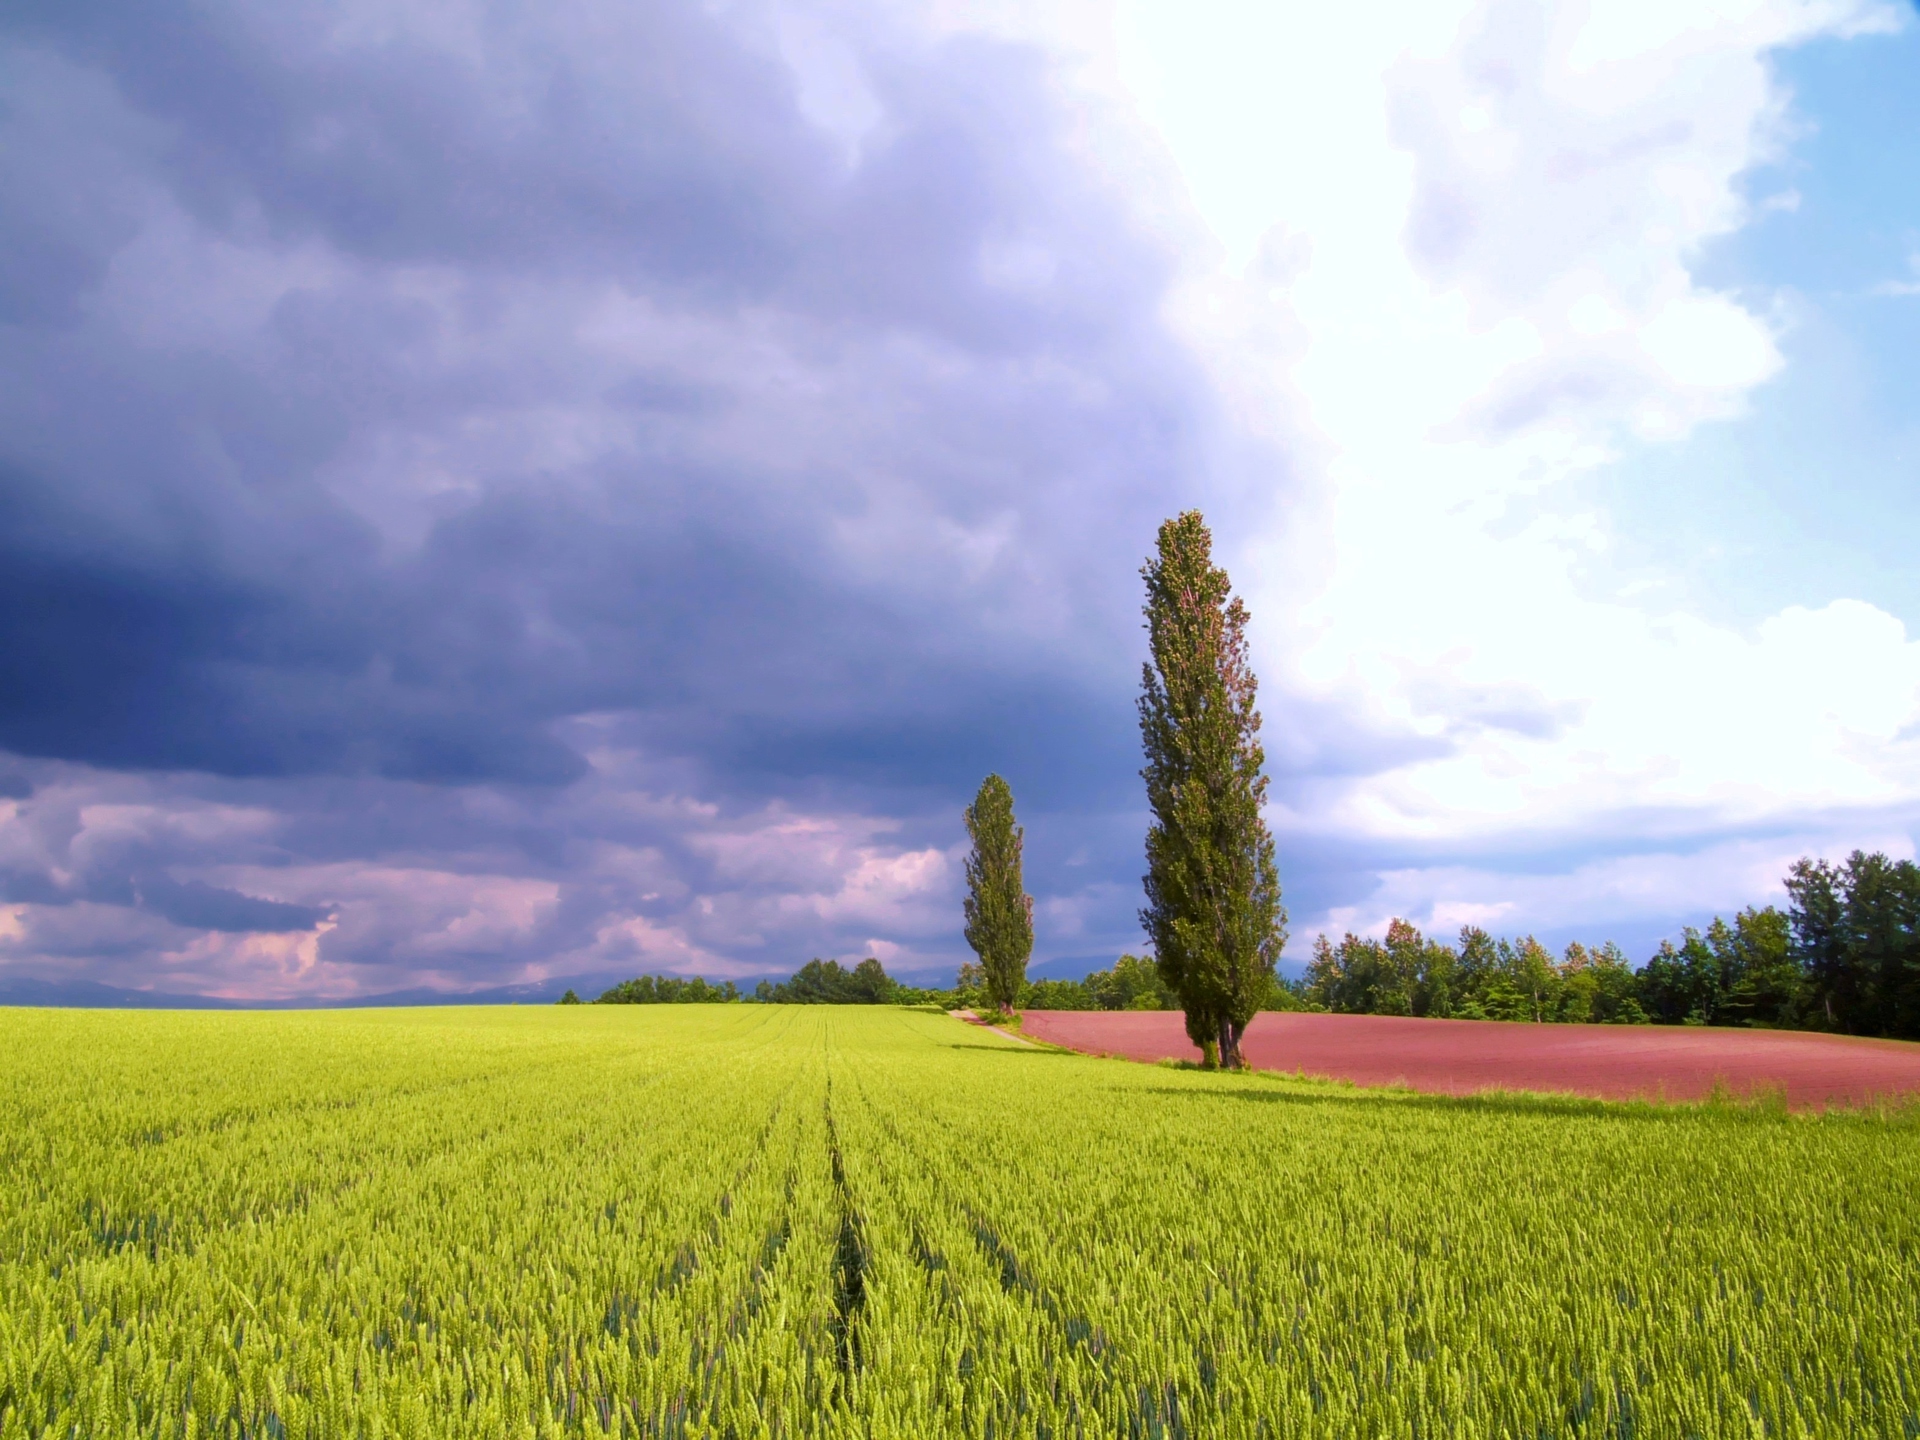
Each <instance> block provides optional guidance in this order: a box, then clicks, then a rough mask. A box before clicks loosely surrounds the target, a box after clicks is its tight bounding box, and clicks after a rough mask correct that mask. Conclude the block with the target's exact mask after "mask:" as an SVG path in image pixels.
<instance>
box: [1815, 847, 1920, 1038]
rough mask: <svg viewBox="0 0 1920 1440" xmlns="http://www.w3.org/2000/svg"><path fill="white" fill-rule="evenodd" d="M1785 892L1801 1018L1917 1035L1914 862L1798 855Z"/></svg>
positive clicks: (1919, 964) (1918, 931) (1850, 1029)
mask: <svg viewBox="0 0 1920 1440" xmlns="http://www.w3.org/2000/svg"><path fill="white" fill-rule="evenodd" d="M1787 893H1788V894H1789V895H1791V896H1792V897H1793V913H1792V916H1791V933H1792V941H1791V944H1792V953H1793V957H1794V961H1795V967H1796V969H1797V971H1798V975H1799V978H1800V981H1801V986H1802V988H1801V990H1800V991H1799V993H1798V997H1797V998H1798V999H1799V1004H1800V1009H1801V1011H1802V1013H1804V1015H1805V1020H1806V1023H1810V1024H1813V1025H1817V1026H1819V1027H1820V1028H1822V1029H1829V1030H1838V1031H1841V1032H1842V1033H1844V1034H1849V1035H1887V1036H1901V1037H1906V1038H1920V866H1916V865H1915V864H1914V863H1913V862H1912V861H1911V860H1891V859H1889V858H1888V857H1887V856H1885V855H1880V854H1874V855H1868V854H1865V853H1863V852H1861V851H1859V850H1856V851H1854V852H1853V854H1851V855H1849V856H1848V857H1847V862H1846V864H1845V865H1839V866H1835V865H1829V864H1828V863H1827V862H1826V861H1824V860H1802V861H1800V862H1799V863H1798V864H1796V865H1795V866H1794V867H1793V870H1792V872H1791V873H1790V874H1789V875H1788V877H1787Z"/></svg>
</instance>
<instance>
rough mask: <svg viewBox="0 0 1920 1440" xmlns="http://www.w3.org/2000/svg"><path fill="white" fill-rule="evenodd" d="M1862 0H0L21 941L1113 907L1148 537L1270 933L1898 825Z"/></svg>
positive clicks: (1885, 68) (1897, 735)
mask: <svg viewBox="0 0 1920 1440" xmlns="http://www.w3.org/2000/svg"><path fill="white" fill-rule="evenodd" d="M1917 71H1920V16H1916V14H1915V11H1914V9H1913V8H1912V6H1911V5H1910V4H1909V3H1907V0H1713V3H1709V0H1662V3H1659V4H1654V3H1637V0H1636V3H1629V0H1613V3H1608V0H1591V3H1572V0H1569V3H1554V4H1541V3H1535V0H1525V3H1517V0H1514V3H1509V0H1492V3H1482V0H1419V3H1407V4H1385V5H1380V6H1372V7H1351V6H1349V7H1338V6H1331V7H1330V6H1308V5H1299V4H1286V5H1279V6H1275V5H1271V4H1251V3H1229V0H1183V3H1181V4H1178V5H1175V4H1172V3H1152V4H1148V3H1133V0H1125V3H1106V0H1055V3H1050V4H1047V3H1032V0H1022V3H1018V4H1015V3H1010V0H1009V3H982V4H964V3H957V0H820V3H815V4H787V3H774V0H716V3H707V4H678V5H676V4H669V3H639V4H635V3H633V0H619V3H600V0H581V3H576V4H570V5H567V6H533V5H511V4H484V5H483V4H477V3H467V0H381V3H379V4H374V3H370V0H340V3H333V4H326V5H320V4H311V3H306V0H277V3H274V4H265V3H228V0H209V3H206V4H201V5H195V6H191V7H188V6H173V7H164V6H163V7H155V6H151V5H122V6H114V5H101V6H86V7H75V6H66V5H45V4H38V3H26V4H21V5H14V6H9V7H7V9H6V11H5V14H4V15H0V630H3V631H4V633H3V634H0V986H4V985H5V984H6V983H8V982H43V983H56V984H57V983H74V982H86V983H95V984H101V985H111V986H120V987H127V988H131V989H137V990H149V991H155V992H160V993H164V994H195V995H206V996H218V997H225V998H229V999H238V1000H263V1001H264V1000H276V1001H314V1002H322V1001H336V1000H346V999H351V998H354V997H364V996H372V995H381V994H387V993H390V992H394V991H400V990H409V989H423V990H437V991H446V992H462V991H481V990H487V989H489V988H492V987H500V986H511V985H534V986H543V985H544V986H547V987H549V988H551V987H554V986H558V985H561V984H564V983H566V982H567V981H569V980H579V981H581V982H582V983H583V984H584V983H588V982H594V983H598V982H599V981H602V980H605V981H608V982H610V981H611V980H612V979H613V978H617V977H619V976H623V975H631V974H636V973H642V972H660V973H700V974H705V975H708V976H711V977H716V978H719V977H736V978H742V979H750V978H753V977H757V976H762V975H778V974H784V973H787V972H790V971H791V970H792V969H794V968H796V967H797V966H798V965H799V964H800V963H801V962H802V961H804V960H805V959H807V958H808V957H810V956H815V955H819V956H833V957H839V958H842V959H845V960H849V961H850V960H853V959H856V958H858V957H860V956H864V955H868V954H872V955H877V956H879V957H881V959H882V960H883V961H884V962H885V963H886V964H887V966H888V968H889V969H890V970H892V971H894V972H895V973H899V974H903V975H909V976H923V977H928V978H933V977H937V976H947V975H951V973H952V971H953V968H954V967H955V966H956V965H957V963H958V962H959V961H960V960H962V959H964V958H966V956H967V952H966V948H965V944H964V941H963V939H962V937H961V923H962V922H961V917H960V897H961V862H962V859H963V857H964V854H965V833H964V830H963V828H962V825H961V809H962V807H963V806H964V805H965V804H966V802H967V801H968V799H969V798H970V797H971V795H972V793H973V790H974V788H975V787H976V786H977V785H978V783H979V780H980V778H981V777H982V776H983V775H985V774H986V773H988V772H989V771H998V772H1000V773H1003V774H1004V775H1006V776H1007V778H1008V779H1009V780H1010V782H1011V783H1012V785H1013V789H1014V793H1015V796H1016V799H1017V803H1018V807H1019V813H1020V817H1021V820H1022V822H1023V823H1024V825H1025V827H1026V837H1027V839H1026V845H1027V851H1026V854H1027V878H1028V884H1029V888H1030V889H1031V890H1032V892H1033V894H1034V896H1035V900H1036V909H1035V920H1036V931H1037V936H1036V948H1035V957H1034V958H1035V962H1036V964H1035V969H1036V971H1037V972H1038V973H1054V974H1080V973H1084V972H1085V971H1086V970H1087V969H1090V968H1093V967H1095V966H1100V965H1105V964H1108V963H1110V962H1111V960H1112V959H1113V957H1114V956H1116V955H1118V954H1119V953H1121V952H1123V951H1126V950H1139V949H1141V948H1142V937H1141V935H1140V931H1139V928H1138V923H1137V910H1138V907H1139V904H1140V886H1139V877H1140V871H1141V869H1142V858H1141V850H1142V837H1143V835H1144V831H1145V827H1146V823H1147V817H1146V814H1145V804H1144V797H1143V792H1142V788H1141V785H1140V782H1139V778H1138V774H1137V771H1138V768H1139V764H1140V760H1139V753H1138V737H1137V731H1136V723H1135V715H1134V698H1135V695H1136V693H1137V690H1138V685H1139V667H1140V664H1141V661H1142V659H1143V658H1144V651H1145V644H1144V636H1143V634H1142V631H1141V628H1140V626H1141V619H1140V603H1141V598H1142V595H1141V585H1140V579H1139V574H1138V571H1139V567H1140V565H1141V564H1142V563H1143V561H1144V560H1145V558H1146V556H1147V554H1148V552H1149V550H1150V549H1151V547H1152V543H1153V537H1154V532H1155V530H1156V527H1157V526H1158V524H1159V522H1160V521H1161V520H1163V519H1164V518H1166V517H1167V516H1169V515H1172V514H1174V513H1176V512H1178V511H1181V510H1184V509H1188V508H1199V509H1200V510H1202V511H1203V512H1204V513H1205V515H1206V516H1207V519H1208V521H1209V523H1210V525H1211V526H1212V529H1213V534H1214V540H1215V549H1216V555H1217V556H1218V558H1219V559H1220V561H1221V563H1223V564H1224V565H1225V566H1226V567H1227V569H1228V571H1229V572H1230V574H1231V575H1232V577H1233V580H1234V583H1235V586H1236V588H1237V590H1238V591H1239V593H1240V594H1241V595H1242V596H1243V597H1244V598H1245V600H1246V602H1247V604H1248V607H1249V609H1250V611H1251V614H1252V622H1251V640H1252V645H1253V654H1254V660H1255V666H1256V669H1257V671H1258V672H1259V675H1260V677H1261V682H1262V690H1261V705H1262V710H1263V713H1264V716H1265V731H1264V738H1265V742H1266V746H1267V756H1268V772H1269V775H1270V777H1271V781H1272V785H1271V790H1270V792H1269V796H1270V805H1269V810H1268V817H1269V820H1270V822H1271V824H1272V826H1273V829H1274V832H1275V835H1276V838H1277V841H1278V846H1279V853H1280V866H1281V881H1282V886H1283V889H1284V891H1285V895H1286V904H1287V907H1288V911H1289V917H1290V918H1289V932H1290V940H1289V947H1288V954H1289V956H1290V960H1289V964H1291V965H1296V966H1297V964H1298V962H1299V960H1300V958H1302V957H1303V956H1304V954H1305V952H1306V951H1307V949H1308V947H1309V946H1310V945H1311V943H1312V938H1313V936H1314V935H1315V934H1317V933H1319V932H1322V931H1328V932H1332V933H1334V934H1338V933H1341V932H1344V931H1348V930H1352V931H1355V932H1357V933H1378V932H1380V931H1381V930H1383V929H1384V927H1385V925H1386V923H1387V921H1388V920H1389V919H1390V918H1392V917H1395V916H1403V917H1406V918H1409V919H1411V920H1412V921H1413V922H1414V923H1416V924H1417V925H1420V926H1422V927H1423V928H1426V929H1428V930H1431V931H1438V932H1440V933H1442V934H1451V933H1452V932H1454V931H1456V930H1457V929H1458V928H1459V927H1460V926H1462V925H1466V924H1477V925H1482V926H1485V927H1486V928H1488V929H1491V930H1493V931H1495V932H1496V933H1501V934H1512V935H1519V934H1522V933H1532V934H1536V935H1538V936H1539V937H1541V938H1542V939H1543V940H1546V941H1548V942H1549V943H1551V944H1555V945H1560V944H1564V943H1566V942H1568V941H1570V940H1573V939H1576V938H1577V939H1581V940H1583V941H1586V942H1587V943H1598V942H1600V941H1603V940H1607V939H1612V940H1615V941H1617V942H1619V943H1621V944H1622V945H1624V946H1625V947H1626V948H1627V950H1628V952H1629V954H1630V955H1631V956H1633V957H1634V958H1635V959H1644V958H1645V955H1646V954H1647V953H1649V952H1650V951H1651V950H1652V948H1653V946H1654V945H1655V944H1657V942H1658V941H1659V940H1660V939H1661V938H1662V937H1664V936H1670V935H1675V934H1677V933H1678V931H1679V929H1680V927H1682V926H1684V925H1688V924H1699V923H1702V922H1703V921H1705V920H1706V919H1707V918H1709V917H1710V916H1712V915H1714V914H1716V913H1721V914H1724V913H1730V912H1732V911H1733V910H1737V909H1739V908H1740V907H1742V906H1745V905H1749V904H1768V903H1774V902H1778V901H1781V900H1782V898H1783V891H1782V888H1781V883H1780V882H1781V877H1782V875H1783V874H1784V873H1785V870H1786V868H1787V866H1788V865H1789V864H1791V863H1792V861H1793V860H1794V859H1796V858H1798V857H1800V856H1802V855H1824V856H1829V857H1839V856H1843V855H1844V854H1846V853H1847V852H1848V851H1850V850H1852V849H1854V848H1866V849H1880V850H1885V851H1887V852H1888V853H1890V854H1894V855H1897V856H1903V857H1908V856H1912V855H1913V854H1914V844H1913V835H1914V833H1915V825H1916V822H1917V821H1920V641H1917V640H1915V639H1913V638H1911V637H1910V635H1909V630H1910V628H1911V627H1912V626H1914V625H1915V624H1916V623H1920V571H1916V568H1915V567H1914V566H1913V565H1912V564H1911V562H1910V560H1909V558H1908V557H1909V552H1910V549H1911V537H1912V536H1913V535H1914V533H1915V530H1916V521H1920V486H1916V483H1915V481H1916V478H1920V420H1916V418H1915V413H1916V411H1915V407H1914V405H1913V404H1912V400H1913V398H1914V394H1915V387H1916V383H1917V382H1920V143H1915V142H1916V140H1917V139H1920V86H1917V85H1914V84H1913V83H1912V77H1913V75H1914V74H1915V73H1916V72H1917Z"/></svg>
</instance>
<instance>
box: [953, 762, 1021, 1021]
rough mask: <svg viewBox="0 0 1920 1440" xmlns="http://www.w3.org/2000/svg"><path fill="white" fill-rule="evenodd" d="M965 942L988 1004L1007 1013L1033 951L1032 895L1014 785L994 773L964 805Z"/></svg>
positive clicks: (1018, 993) (1018, 989) (1015, 1000)
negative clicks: (1024, 871)
mask: <svg viewBox="0 0 1920 1440" xmlns="http://www.w3.org/2000/svg"><path fill="white" fill-rule="evenodd" d="M965 820H966V825H967V834H968V836H969V837H970V838H971V839H972V841H973V850H972V853H970V854H969V855H968V856H967V867H966V874H967V898H966V901H965V902H964V911H965V914H966V917H967V928H966V936H967V944H969V945H971V946H972V947H973V953H974V954H976V955H978V956H979V957H980V969H981V972H982V976H983V981H984V989H985V992H986V997H987V1003H988V1006H989V1007H990V1008H991V1009H995V1010H999V1011H1001V1012H1003V1013H1004V1012H1006V1011H1009V1010H1011V1009H1012V1008H1013V1007H1014V1004H1015V1003H1016V1002H1017V1001H1018V1000H1019V999H1020V992H1021V989H1022V988H1023V987H1024V986H1025V985H1026V983H1027V957H1028V956H1030V955H1032V954H1033V897H1032V896H1031V895H1029V894H1027V891H1026V882H1025V881H1024V880H1023V879H1022V877H1021V869H1020V854H1021V849H1022V846H1023V844H1024V842H1025V839H1026V835H1025V832H1024V831H1023V830H1021V828H1020V826H1019V825H1017V824H1016V823H1014V818H1013V787H1012V786H1010V785H1008V784H1007V782H1006V781H1005V780H1003V779H1002V778H1001V777H1000V776H998V775H989V776H987V778H986V779H985V780H982V781H981V782H980V791H979V793H978V794H977V795H975V796H974V800H973V804H971V805H969V806H968V807H967V808H966V812H965Z"/></svg>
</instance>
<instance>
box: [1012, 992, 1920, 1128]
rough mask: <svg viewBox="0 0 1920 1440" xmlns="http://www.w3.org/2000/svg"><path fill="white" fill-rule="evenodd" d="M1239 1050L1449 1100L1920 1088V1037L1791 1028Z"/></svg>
mask: <svg viewBox="0 0 1920 1440" xmlns="http://www.w3.org/2000/svg"><path fill="white" fill-rule="evenodd" d="M1021 1028H1022V1029H1023V1030H1024V1031H1025V1032H1026V1033H1027V1034H1028V1035H1031V1036H1033V1037H1034V1038H1035V1039H1038V1040H1046V1041H1050V1042H1052V1043H1053V1044H1055V1045H1066V1046H1070V1047H1071V1048H1073V1049H1075V1050H1084V1051H1088V1052H1089V1053H1093V1054H1105V1055H1120V1056H1125V1057H1126V1058H1128V1059H1131V1060H1170V1059H1171V1060H1197V1059H1199V1058H1200V1052H1199V1050H1197V1049H1196V1048H1195V1047H1194V1045H1193V1043H1192V1042H1191V1041H1190V1040H1188V1039H1187V1032H1186V1029H1185V1026H1184V1024H1183V1023H1182V1020H1181V1017H1180V1016H1179V1015H1178V1014H1177V1013H1173V1012H1168V1011H1118V1012H1104V1011H1091V1012H1089V1011H1077V1010H1029V1011H1028V1012H1027V1013H1026V1016H1025V1019H1024V1021H1023V1024H1022V1027H1021ZM1243 1047H1244V1049H1245V1052H1246V1056H1247V1059H1248V1061H1249V1063H1251V1064H1252V1065H1254V1066H1255V1067H1256V1068H1258V1069H1261V1070H1285V1071H1289V1072H1291V1071H1296V1070H1299V1071H1304V1072H1306V1073H1307V1074H1308V1075H1320V1076H1328V1077H1331V1078H1333V1079H1338V1080H1351V1081H1353V1082H1354V1083H1355V1084H1357V1085H1407V1086H1411V1087H1412V1088H1413V1089H1415V1090H1425V1091H1428V1092H1431V1093H1434V1094H1441V1095H1470V1094H1473V1093H1474V1092H1476V1091H1480V1090H1487V1089H1495V1088H1498V1089H1505V1090H1555V1091H1565V1092H1570V1093H1573V1094H1577V1095H1597V1096H1602V1097H1604V1098H1607V1099H1613V1100H1626V1099H1633V1098H1636V1097H1640V1098H1646V1099H1659V1098H1665V1099H1668V1100H1697V1099H1700V1098H1701V1097H1703V1096H1705V1095H1707V1094H1709V1093H1710V1092H1711V1091H1712V1090H1713V1088H1714V1085H1715V1083H1716V1082H1718V1083H1721V1084H1724V1085H1725V1086H1726V1087H1727V1088H1728V1089H1730V1090H1732V1091H1733V1092H1734V1093H1736V1094H1752V1093H1754V1092H1755V1091H1777V1090H1782V1089H1784V1090H1785V1091H1786V1096H1787V1103H1788V1104H1789V1105H1792V1106H1794V1107H1795V1108H1806V1107H1813V1106H1823V1105H1831V1104H1859V1103H1861V1102H1864V1101H1867V1100H1871V1099H1874V1098H1876V1097H1881V1096H1892V1095H1900V1094H1907V1093H1910V1092H1915V1091H1920V1044H1911V1043H1908V1042H1906V1041H1901V1040H1857V1039H1853V1038H1850V1037H1847V1036H1839V1035H1810V1034H1805V1033H1801V1032H1796V1031H1786V1030H1705V1029H1697V1028H1691V1027H1683V1026H1667V1025H1514V1024H1507V1023H1504V1022H1500V1021H1493V1020H1413V1019H1408V1018H1405V1017H1402V1016H1394V1015H1280V1014H1263V1015H1260V1016H1257V1017H1256V1018H1255V1019H1254V1022H1253V1024H1252V1025H1251V1026H1249V1027H1248V1029H1247V1037H1246V1040H1245V1041H1244V1042H1243Z"/></svg>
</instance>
